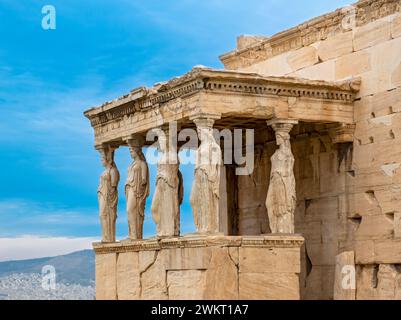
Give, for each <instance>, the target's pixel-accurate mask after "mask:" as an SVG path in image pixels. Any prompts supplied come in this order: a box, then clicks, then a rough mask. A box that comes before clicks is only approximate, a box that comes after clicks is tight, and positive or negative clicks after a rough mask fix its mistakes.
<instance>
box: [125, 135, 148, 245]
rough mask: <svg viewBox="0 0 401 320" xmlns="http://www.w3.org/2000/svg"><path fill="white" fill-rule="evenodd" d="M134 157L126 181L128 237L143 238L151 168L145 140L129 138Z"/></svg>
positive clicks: (131, 152)
mask: <svg viewBox="0 0 401 320" xmlns="http://www.w3.org/2000/svg"><path fill="white" fill-rule="evenodd" d="M127 143H128V146H129V148H130V154H131V157H132V158H133V160H134V161H133V162H132V164H131V165H130V166H129V168H128V175H127V181H126V183H125V196H126V199H127V216H128V238H129V239H131V240H139V239H142V238H143V221H144V218H145V204H146V198H147V197H148V196H149V168H148V164H147V162H146V159H145V156H144V154H143V152H142V146H143V141H142V139H139V138H132V139H129V140H127Z"/></svg>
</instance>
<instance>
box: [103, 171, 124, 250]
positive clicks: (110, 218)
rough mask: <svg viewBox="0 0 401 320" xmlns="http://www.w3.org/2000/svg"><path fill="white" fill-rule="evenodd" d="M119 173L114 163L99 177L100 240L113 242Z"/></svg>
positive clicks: (114, 237) (114, 238)
mask: <svg viewBox="0 0 401 320" xmlns="http://www.w3.org/2000/svg"><path fill="white" fill-rule="evenodd" d="M119 180H120V173H119V172H118V170H117V167H116V166H115V164H113V165H112V166H111V167H108V168H107V169H106V170H105V171H104V172H103V174H102V175H101V177H100V183H99V188H98V201H99V215H100V222H101V225H102V242H115V240H116V220H117V203H118V182H119Z"/></svg>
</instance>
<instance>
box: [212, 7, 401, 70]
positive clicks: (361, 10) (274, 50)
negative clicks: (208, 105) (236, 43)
mask: <svg viewBox="0 0 401 320" xmlns="http://www.w3.org/2000/svg"><path fill="white" fill-rule="evenodd" d="M354 8H355V19H356V25H357V26H362V25H365V24H367V23H369V22H372V21H375V20H378V19H380V18H384V17H386V16H389V15H391V14H394V13H396V12H401V3H400V1H399V0H362V1H359V2H358V3H356V4H355V5H354ZM349 14H350V13H349V11H347V10H346V9H338V10H336V11H334V12H332V13H329V14H326V15H323V16H321V17H318V18H315V19H313V20H311V21H307V22H305V23H303V24H301V25H299V26H297V27H294V28H292V29H289V30H287V31H283V32H281V33H279V34H277V35H274V36H273V37H271V38H269V39H266V40H265V41H261V42H258V43H257V44H256V45H253V46H250V47H248V48H245V49H243V50H240V51H238V50H236V51H233V52H230V53H227V54H225V55H222V56H221V57H220V60H221V61H222V62H223V64H224V65H225V67H226V68H228V69H233V70H235V69H237V68H239V67H247V66H250V65H252V64H254V63H257V62H260V61H263V60H266V59H268V58H271V57H273V56H276V55H279V54H282V53H284V52H287V51H290V50H296V49H300V48H302V47H304V46H308V45H311V44H312V43H314V42H317V41H320V40H325V39H327V37H328V35H329V34H336V33H341V32H343V31H342V30H343V28H342V20H343V19H344V18H345V17H346V16H347V15H349Z"/></svg>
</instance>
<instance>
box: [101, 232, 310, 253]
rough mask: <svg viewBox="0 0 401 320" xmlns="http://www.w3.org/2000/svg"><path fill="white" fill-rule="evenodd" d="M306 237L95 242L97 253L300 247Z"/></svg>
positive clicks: (205, 237)
mask: <svg viewBox="0 0 401 320" xmlns="http://www.w3.org/2000/svg"><path fill="white" fill-rule="evenodd" d="M304 241H305V239H304V238H303V237H302V236H301V235H265V236H242V237H241V236H239V237H234V236H195V237H180V238H169V239H167V238H165V239H149V240H136V241H129V240H124V241H122V242H116V243H94V244H93V249H94V250H95V252H96V254H106V253H122V252H140V251H160V250H167V249H177V248H205V247H216V246H218V247H249V248H300V247H301V246H302V245H303V243H304Z"/></svg>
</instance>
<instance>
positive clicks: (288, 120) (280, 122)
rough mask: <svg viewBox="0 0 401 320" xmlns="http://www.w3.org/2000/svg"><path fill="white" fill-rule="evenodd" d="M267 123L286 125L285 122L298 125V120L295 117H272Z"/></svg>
mask: <svg viewBox="0 0 401 320" xmlns="http://www.w3.org/2000/svg"><path fill="white" fill-rule="evenodd" d="M266 124H267V125H268V126H274V125H285V124H287V125H293V126H294V125H296V124H298V120H295V119H277V118H274V119H271V120H267V121H266Z"/></svg>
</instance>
